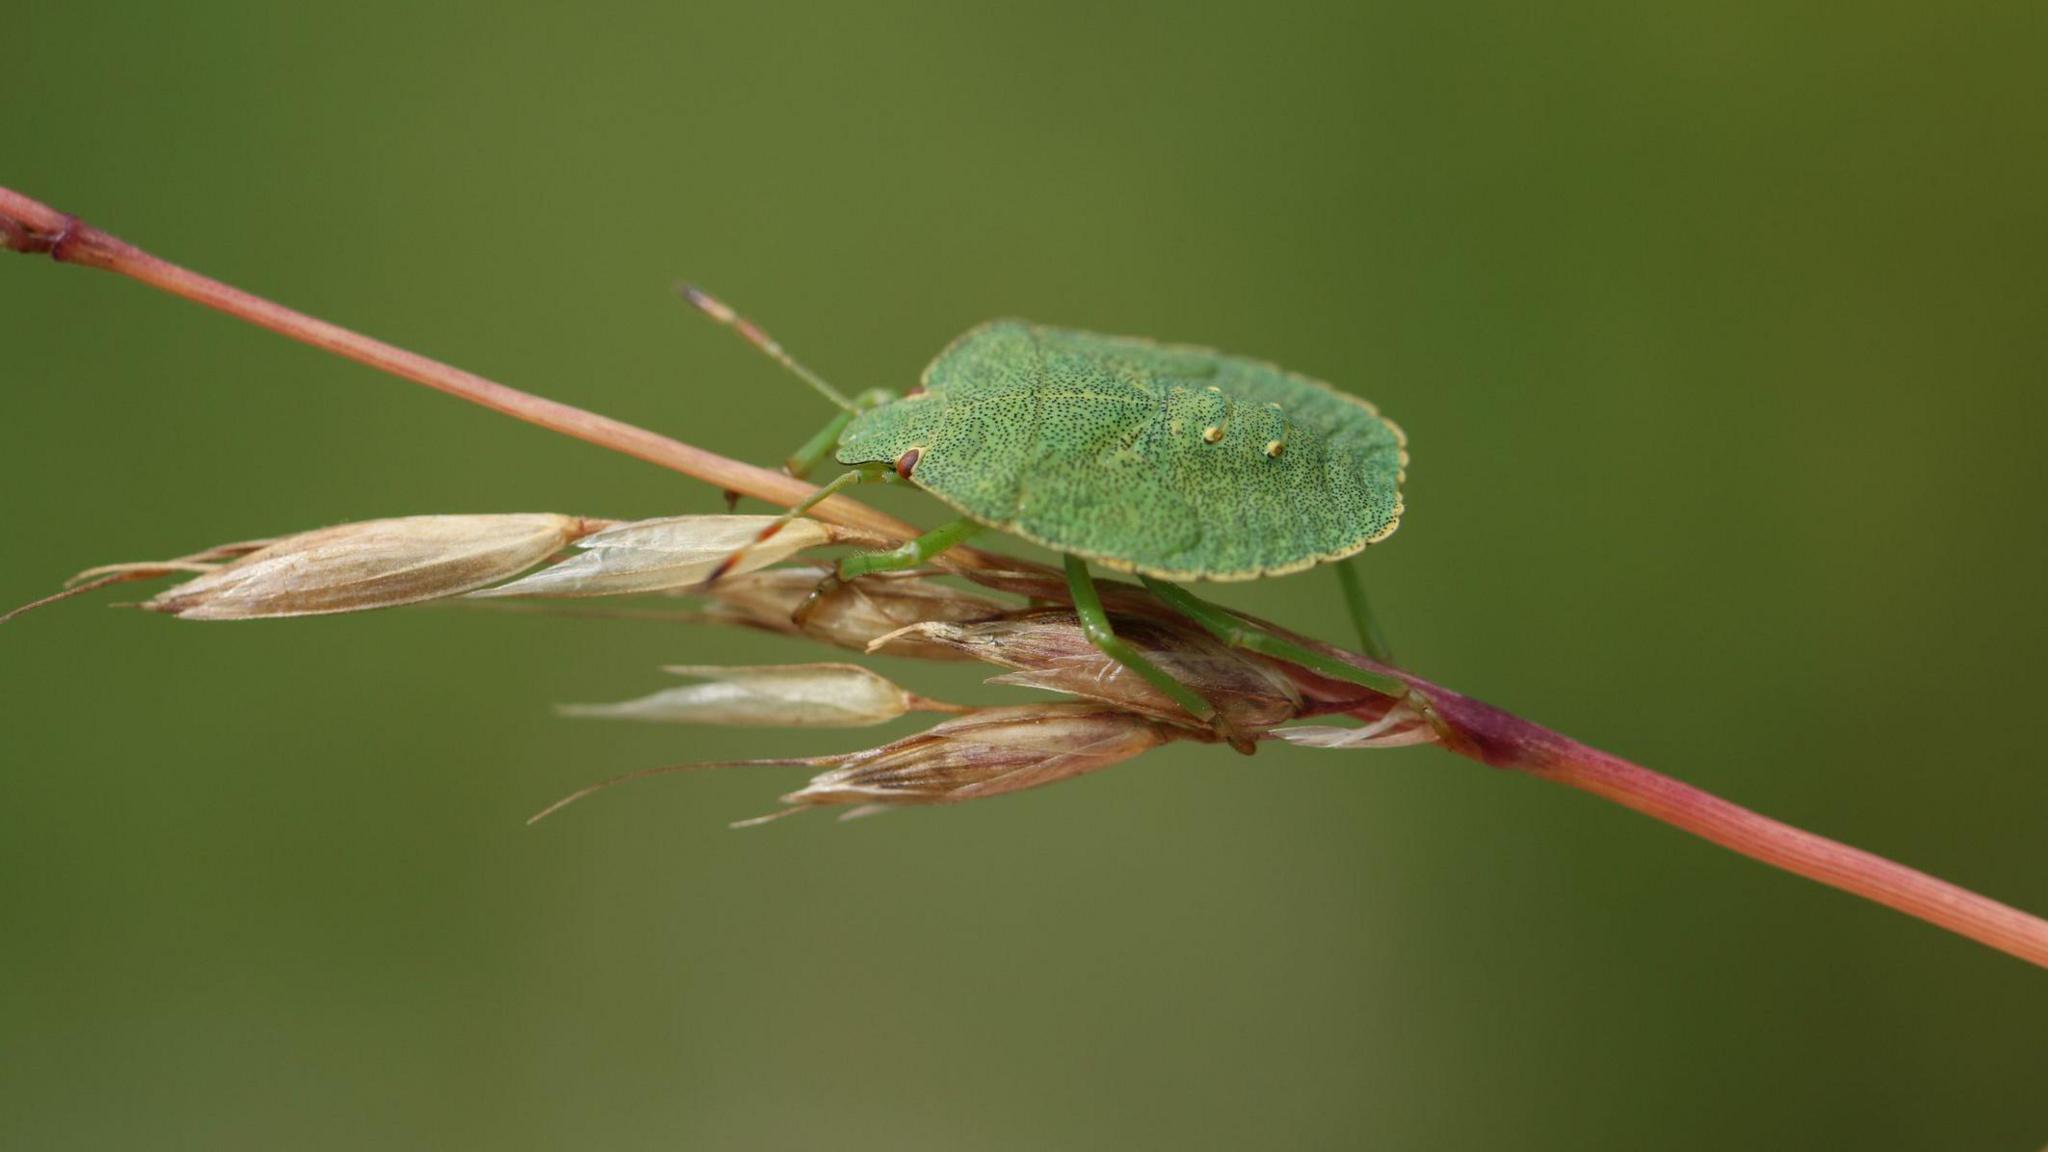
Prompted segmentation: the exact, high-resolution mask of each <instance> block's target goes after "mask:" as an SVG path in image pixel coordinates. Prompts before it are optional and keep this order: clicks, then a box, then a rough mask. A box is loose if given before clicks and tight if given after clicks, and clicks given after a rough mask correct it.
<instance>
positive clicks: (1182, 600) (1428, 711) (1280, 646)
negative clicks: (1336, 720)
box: [1138, 576, 1443, 732]
mask: <svg viewBox="0 0 2048 1152" xmlns="http://www.w3.org/2000/svg"><path fill="white" fill-rule="evenodd" d="M1138 579H1139V580H1140V581H1141V582H1143V583H1144V585H1145V587H1146V589H1147V590H1149V591H1150V592H1151V593H1152V594H1153V595H1154V596H1157V597H1159V599H1160V600H1162V601H1164V602H1165V603H1166V605H1167V606H1168V607H1170V608H1172V609H1173V610H1174V611H1176V612H1179V613H1180V614H1181V615H1183V616H1186V617H1187V618H1188V619H1190V620H1193V621H1194V622H1195V623H1197V624H1199V625H1201V626H1202V627H1203V628H1204V629H1206V630H1207V631H1208V632H1209V634H1210V635H1212V636H1214V637H1216V638H1217V639H1218V640H1221V641H1223V642H1224V643H1225V644H1228V645H1230V646H1231V647H1233V648H1243V649H1245V650H1247V651H1251V652H1257V653H1259V654H1260V655H1262V656H1271V657H1273V658H1274V659H1276V660H1285V661H1286V662H1288V663H1289V664H1298V665H1300V666H1301V667H1303V668H1307V669H1308V670H1309V671H1311V672H1315V673H1317V674H1318V675H1322V676H1328V677H1330V678H1331V679H1334V680H1345V681H1349V682H1350V683H1353V684H1361V685H1364V686H1365V687H1367V688H1370V689H1372V690H1373V691H1375V692H1378V693H1380V694H1381V695H1383V696H1391V697H1393V698H1394V699H1396V700H1399V701H1402V702H1403V703H1405V704H1407V705H1408V706H1409V707H1410V708H1413V709H1414V710H1415V711H1417V712H1419V713H1421V714H1422V716H1423V718H1424V719H1426V720H1428V721H1429V724H1430V727H1432V728H1435V729H1437V730H1438V731H1439V732H1441V731H1443V725H1442V721H1441V720H1439V719H1438V717H1437V715H1436V711H1435V710H1434V709H1432V708H1431V707H1430V706H1429V701H1428V700H1426V699H1424V698H1422V697H1421V696H1419V695H1417V694H1416V693H1415V692H1414V691H1413V690H1411V689H1410V688H1409V687H1408V685H1407V683H1406V682H1405V681H1403V680H1401V679H1400V678H1399V677H1396V676H1389V675H1386V674H1385V673H1381V672H1372V671H1368V670H1367V669H1364V668H1360V667H1357V666H1355V665H1353V664H1349V663H1346V662H1345V661H1342V660H1338V659H1336V658H1335V657H1332V656H1325V655H1323V654H1322V653H1320V652H1316V651H1312V650H1310V649H1308V648H1305V647H1303V646H1301V645H1300V644H1296V643H1295V642H1294V641H1292V640H1289V639H1287V638H1286V637H1285V636H1280V635H1277V634H1275V633H1273V632H1271V631H1269V630H1268V629H1265V628H1261V627H1259V626H1257V625H1254V624H1248V623H1246V622H1245V621H1244V620H1243V619H1241V618H1239V617H1238V616H1237V615H1236V614H1235V613H1232V612H1230V611H1229V610H1227V609H1225V608H1222V607H1219V606H1217V605H1215V604H1211V603H1209V602H1208V601H1207V600H1204V599H1202V598H1201V597H1199V596H1197V595H1195V594H1194V593H1192V592H1190V591H1188V590H1187V589H1185V588H1182V587H1181V586H1180V585H1178V584H1169V583H1167V582H1166V581H1164V580H1154V579H1153V578H1151V577H1150V576H1140V577H1138Z"/></svg>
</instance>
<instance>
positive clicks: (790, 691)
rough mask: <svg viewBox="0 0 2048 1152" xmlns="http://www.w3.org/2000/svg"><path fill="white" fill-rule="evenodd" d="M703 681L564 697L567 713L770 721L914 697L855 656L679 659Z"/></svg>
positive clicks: (788, 722)
mask: <svg viewBox="0 0 2048 1152" xmlns="http://www.w3.org/2000/svg"><path fill="white" fill-rule="evenodd" d="M668 671H670V672H673V673H675V674H676V675H678V676H688V677H691V678H693V679H697V680H700V681H702V682H701V683H697V684H686V685H684V686H682V687H679V688H668V689H664V690H662V691H660V692H656V693H654V694H652V695H649V696H642V697H640V698H638V699H635V700H624V701H620V702H619V703H616V704H566V705H563V706H562V707H560V708H559V709H557V710H558V711H559V712H561V713H562V715H564V716H585V717H596V718H601V719H614V720H643V721H652V722H655V723H663V724H723V725H732V726H739V727H767V728H859V727H865V726H868V725H871V724H880V723H883V722H885V721H888V720H894V719H896V718H897V717H898V716H901V715H903V714H904V713H906V712H908V711H910V710H911V709H912V708H913V707H916V706H917V704H918V703H919V701H918V698H917V697H916V696H913V695H912V694H910V693H909V692H906V691H904V690H903V689H902V688H900V687H898V686H897V685H896V684H895V683H894V682H893V681H891V680H889V679H888V678H886V677H884V676H881V675H878V674H877V673H874V672H870V671H869V670H867V669H866V668H862V667H861V666H859V665H858V664H766V665H751V666H741V667H730V668H720V667H710V666H699V665H682V666H677V667H672V668H669V669H668Z"/></svg>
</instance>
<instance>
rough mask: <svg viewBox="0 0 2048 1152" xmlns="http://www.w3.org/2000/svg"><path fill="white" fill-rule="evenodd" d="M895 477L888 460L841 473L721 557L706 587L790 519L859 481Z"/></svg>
mask: <svg viewBox="0 0 2048 1152" xmlns="http://www.w3.org/2000/svg"><path fill="white" fill-rule="evenodd" d="M894 479H896V472H895V470H894V469H892V468H890V467H889V466H888V465H886V464H863V465H862V466H860V467H858V468H855V469H854V470H853V471H851V472H847V473H844V474H842V475H841V476H839V477H838V478H837V479H835V480H833V481H832V482H831V483H829V484H826V485H824V486H822V487H820V488H819V489H818V490H817V491H816V492H813V493H811V494H810V495H809V496H807V497H805V498H804V500H803V502H802V503H800V504H797V505H795V506H793V507H791V508H790V510H789V511H787V512H784V513H783V514H782V515H780V516H777V517H776V518H775V519H773V520H771V521H769V522H768V526H767V527H765V528H763V529H761V531H760V533H759V534H758V535H756V536H755V537H754V539H753V540H752V541H751V542H749V543H747V544H743V545H741V546H740V547H739V548H738V549H737V550H735V551H734V552H733V554H732V555H730V556H727V557H726V558H725V559H724V560H721V561H719V563H718V567H716V568H714V569H712V570H711V575H709V576H706V577H705V578H704V587H706V588H709V587H710V586H711V585H713V584H715V583H717V582H718V581H719V580H720V579H722V578H723V577H724V576H725V575H726V573H728V572H731V571H732V570H733V569H734V568H736V567H738V566H739V563H740V561H741V560H743V559H745V558H746V555H747V552H748V550H750V549H752V548H753V547H754V546H755V545H756V544H759V543H761V542H762V541H764V540H766V539H768V538H769V537H771V536H773V535H775V534H776V533H777V532H780V531H782V529H783V526H784V525H786V524H788V523H789V522H790V521H791V520H794V519H796V518H797V517H799V516H801V515H803V514H804V513H806V512H808V511H810V510H811V509H812V508H815V507H817V506H818V505H819V504H822V503H824V502H825V501H826V500H827V499H828V498H830V497H831V496H833V495H834V494H836V493H838V492H840V491H841V490H843V489H847V488H851V487H853V486H854V485H856V484H885V483H888V482H889V481H891V480H894Z"/></svg>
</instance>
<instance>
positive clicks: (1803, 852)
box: [0, 188, 2048, 968]
mask: <svg viewBox="0 0 2048 1152" xmlns="http://www.w3.org/2000/svg"><path fill="white" fill-rule="evenodd" d="M0 242H4V243H5V245H6V246H7V247H8V248H11V249H13V250H15V251H17V252H47V253H49V254H50V255H51V256H52V257H54V258H55V259H56V260H58V261H59V262H61V263H67V264H81V265H84V266H86V267H90V268H101V269H105V270H107V271H110V272H115V273H119V274H120V275H123V276H127V277H130V278H132V279H135V280H140V281H142V282H143V283H145V284H148V285H151V286H153V287H156V288H161V289H163V290H164V291H166V292H169V293H171V294H172V295H175V296H182V297H184V298H185V299H187V300H192V301H196V302H198V303H200V304H204V305H206V306H207V307H209V308H215V309H218V310H219V311H222V312H225V313H227V314H228V315H230V316H236V317H240V318H241V319H244V320H247V321H249V322H250V323H252V324H256V325H259V326H261V327H264V328H268V329H270V330H271V331H273V332H276V333H278V334H280V335H283V336H288V337H291V338H292V339H294V340H299V341H302V342H304V343H307V344H311V345H313V346H314V347H316V348H324V349H327V350H328V351H330V352H335V353H339V354H340V355H342V356H346V357H348V358H349V359H351V360H355V361H358V362H360V363H363V364H367V365H369V366H371V367H373V368H381V369H383V370H384V371H386V372H390V373H392V374H394V375H397V376H401V377H404V378H405V379H407V380H411V381H414V382H416V383H420V384H425V385H426V386H427V387H429V388H434V389H438V390H440V391H442V392H446V393H448V394H450V395H453V396H459V397H461V398H462V399H464V400H468V401H471V402H472V403H476V404H481V405H483V406H484V407H486V408H490V409H492V410H493V411H497V412H502V413H504V414H506V415H508V416H513V417H516V418H518V419H521V420H525V421H527V422H528V423H531V424H537V425H539V426H541V427H543V428H548V429H551V430H553V431H556V432H562V433H566V434H568V435H570V436H574V437H576V438H577V439H579V440H584V441H587V442H589V443H591V444H596V445H598V446H600V447H603V448H610V449H612V450H614V451H617V452H623V453H625V454H626V455H628V456H633V457H636V458H638V459H641V460H645V461H647V462H649V463H652V464H658V465H661V466H662V467H665V468H672V469H674V470H676V471H678V472H681V473H683V474H684V475H687V476H692V477H695V478H697V479H699V480H702V481H705V482H706V483H709V484H714V485H717V486H719V487H721V488H726V489H730V490H732V491H737V492H741V493H744V494H746V495H749V496H753V497H755V498H757V499H761V500H765V501H769V502H772V503H780V504H784V505H788V504H792V503H794V502H796V501H798V500H801V499H802V498H803V497H804V496H806V495H808V494H809V493H810V492H811V491H813V488H812V486H811V485H809V484H806V483H804V482H803V481H801V480H797V479H794V478H792V477H790V476H786V475H784V474H782V473H780V472H773V471H770V470H768V469H765V468H758V467H755V466H753V465H749V464H744V463H741V462H739V461H737V460H730V459H727V458H726V457H724V456H720V455H718V454H717V453H714V452H707V451H705V450H703V449H701V448H697V447H694V446H692V445H689V444H685V443H683V442H681V441H679V440H672V439H670V438H669V437H666V436H662V435H659V434H657V433H654V432H649V431H647V430H646V429H643V428H638V427H635V426H634V425H631V424H627V423H625V422H623V421H619V420H614V419H611V418H610V417H606V416H599V415H597V414H596V413H593V412H586V411H584V410H583V409H581V408H576V407H574V406H571V405H568V404H562V403H559V402H557V401H553V400H547V399H543V398H542V397H539V396H534V395H531V394H529V393H526V392H521V391H519V390H517V389H514V388H508V387H506V386H505V385H503V384H499V383H496V382H495V381H491V380H486V379H485V378H483V377H481V376H477V375H475V374H473V373H470V372H464V371H462V370H461V369H459V368H453V367H450V366H449V365H446V364H442V363H440V362H438V361H435V360H429V359H427V358H426V357H424V356H420V355H417V354H415V353H412V352H407V351H405V350H404V349H402V348H396V347H393V346H391V345H389V344H385V343H383V342H381V341H378V340H372V339H370V338H369V337H367V336H362V335H359V334H357V333H354V332H351V331H349V330H347V329H345V328H341V327H337V326H336V325H333V324H329V323H327V322H325V321H322V320H316V319H314V318H313V317H310V316H307V315H304V314H302V313H299V312H294V311H292V310H291V309H289V308H285V307H282V306H280V305H277V304H273V303H271V302H270V301H268V300H264V299H262V298H260V297H256V296H251V295H250V294H248V293H246V292H243V291H240V290H239V289H235V288H230V287H229V286H227V285H225V284H222V283H220V282H219V281H217V280H213V279H209V278H208V277H205V276H201V275H199V274H198V273H196V272H192V271H189V270H187V269H184V268H180V267H178V266H177V265H175V264H171V263H168V262H166V261H163V260H159V259H157V258H156V257H154V256H151V255H150V254H149V253H147V252H144V251H142V250H141V249H139V248H136V247H134V246H132V245H129V244H127V243H124V242H123V241H121V240H119V239H116V238H115V237H113V236H110V235H108V234H106V233H104V232H101V231H99V230H98V229H96V228H90V227H87V226H86V225H84V224H81V223H80V222H79V221H78V219H77V218H76V217H73V216H69V215H66V214H64V213H62V212H58V211H57V210H55V209H53V208H51V207H49V206H48V205H45V204H42V203H40V202H38V201H35V200H32V199H30V198H28V197H26V196H23V195H20V194H19V193H16V192H13V191H10V190H8V189H6V188H0ZM818 512H819V514H820V518H821V519H827V520H832V521H833V522H835V523H840V524H845V525H848V526H851V527H856V528H865V529H868V530H869V531H873V532H878V533H881V534H883V535H887V536H893V537H896V538H899V539H908V538H909V537H910V536H913V535H915V534H916V529H915V528H913V527H912V526H910V525H909V524H906V523H904V522H902V521H900V520H897V519H895V518H894V517H890V516H887V515H884V514H882V513H880V512H877V511H875V510H873V509H871V508H868V507H867V506H865V505H863V504H860V503H858V502H856V501H853V500H849V499H847V498H845V497H835V498H834V499H832V500H829V501H827V502H826V503H824V504H821V505H819V507H818ZM952 554H957V555H959V556H960V557H961V560H962V562H963V563H965V564H968V565H972V566H975V567H1002V568H1009V569H1017V568H1020V567H1035V566H1031V565H1025V564H1023V563H1022V562H1021V561H1016V560H1013V559H1010V558H1007V557H995V556H990V555H987V554H985V553H975V552H970V551H968V550H965V549H955V550H954V552H953V553H952ZM1316 647H1318V648H1320V649H1323V650H1325V651H1329V652H1331V653H1332V654H1334V655H1338V656H1341V657H1342V658H1343V659H1346V660H1349V661H1351V662H1353V663H1355V664H1358V665H1359V666H1360V667H1365V668H1370V669H1374V670H1377V671H1382V672H1393V673H1394V674H1396V675H1399V676H1401V677H1402V678H1403V679H1405V680H1407V681H1408V682H1409V683H1410V684H1412V685H1413V686H1414V687H1415V689H1416V690H1417V691H1418V692H1420V693H1422V694H1423V695H1424V696H1425V697H1427V698H1428V700H1429V702H1430V704H1431V706H1432V707H1433V708H1434V709H1435V710H1436V712H1437V715H1438V717H1439V719H1441V720H1442V722H1443V729H1444V733H1445V745H1446V746H1447V747H1448V748H1450V750H1452V751H1454V752H1457V753H1459V754H1460V755H1463V756H1468V757H1470V758H1472V759H1474V760H1477V761H1479V762H1481V763H1483V764H1488V765H1491V766H1493V767H1496V768H1505V769H1511V770H1514V771H1518V772H1523V773H1526V774H1528V775H1531V776H1536V777H1540V778H1542V779H1545V780H1551V781H1554V782H1556V783H1559V784H1563V785H1566V786H1567V787H1571V788H1577V789H1579V790H1581V791H1584V792H1590V793H1592V794H1593V795H1595V796H1600V797H1603V798H1605V799H1608V800H1612V801H1613V802H1615V803H1617V804H1620V805H1622V806H1624V807H1627V808H1633V809H1635V810H1636V811H1638V812H1641V813H1642V814H1643V815H1645V816H1648V817H1650V818H1651V819H1653V820H1660V821H1662V822H1664V823H1666V824H1669V825H1671V826H1672V827H1674V828H1680V829H1683V830H1685V831H1687V832H1690V833H1692V834H1693V835H1695V836H1698V837H1701V838H1702V839H1705V840H1709V841H1712V842H1713V843H1715V844H1719V845H1721V846H1722V847H1724V848H1727V849H1728V850H1730V851H1732V852H1739V853H1741V854H1742V855H1744V856H1748V857H1751V858H1752V859H1756V860H1761V861H1763V862H1764V863H1766V864H1770V865H1772V866H1774V867H1778V868H1782V869H1784V870H1785V871H1787V872H1792V873H1795V874H1797V875H1800V876H1804V877H1806V878H1807V879H1809V880H1816V881H1819V882H1820V883H1822V884H1827V885H1831V886H1833V887H1835V888H1839V889H1841V890H1842V891H1844V892H1850V893H1853V894H1855V895H1857V896H1861V897H1863V898H1864V899H1866V900H1873V901H1876V902H1877V903H1879V904H1883V905H1885V906H1886V907H1889V908H1894V909H1897V910H1898V911H1900V912H1904V913H1905V914H1907V915H1908V916H1916V917H1918V918H1920V919H1922V920H1925V921H1927V922H1928V923H1930V924H1934V925H1937V926H1939V927H1942V928H1946V929H1948V930H1949V931H1951V932H1954V933H1957V934H1958V935H1961V936H1966V937H1968V938H1970V939H1972V940H1976V941H1978V942H1980V943H1983V944H1987V945H1989V946H1991V947H1993V948H1997V949H1999V950H2000V951H2003V952H2008V953H2010V954H2012V955H2014V956H2017V957H2019V958H2021V959H2023V960H2026V961H2029V962H2031V963H2033V964H2036V965H2039V966H2041V967H2044V968H2048V921H2044V920H2042V919H2040V918H2039V917H2037V916H2032V915H2029V914H2028V913H2025V912H2022V911H2020V910H2019V909H2017V908H2012V907H2009V906H2007V905H2004V904H2000V903H1999V902H1998V901H1996V900H1992V899H1989V898H1988V897H1984V896H1979V895H1978V894H1976V893H1975V892H1971V891H1969V890H1968V889H1965V888H1960V887H1957V886H1956V885H1954V884H1950V883H1948V882H1946V881H1943V880H1937V879H1935V878H1934V877H1932V876H1929V875H1927V874H1926V873H1924V872H1919V871H1915V870H1914V869H1911V868H1908V867H1906V866H1904V865H1902V864H1896V863H1893V862H1892V861H1890V860H1887V859H1885V858H1884V857H1882V856H1876V855H1873V854H1871V853H1869V852H1865V851H1862V850H1861V849H1857V848H1851V847H1849V846H1848V845H1846V844H1841V843H1838V842H1836V841H1834V840H1830V839H1828V838H1827V837H1825V836H1816V835H1814V834H1813V833H1811V832H1806V831H1802V830H1800V829H1798V828H1794V827H1792V826H1791V825H1789V824H1784V823H1781V822H1779V821H1777V820H1773V819H1771V818H1769V817H1768V816H1761V815H1758V814H1757V813H1755V812H1751V811H1750V810H1749V809H1747V808H1743V807H1740V806H1738V805H1735V804H1731V803H1729V802H1728V801H1726V800H1723V799H1721V798H1719V797H1717V796H1714V795H1711V794H1710V793H1707V792H1702V791H1701V790H1699V789H1697V788H1694V787H1692V786H1691V785H1689V784H1683V783H1680V782H1679V781H1677V780H1673V779H1672V778H1670V777H1668V776H1663V775H1659V774H1658V773H1656V772H1652V771H1650V770H1649V769H1648V768H1644V767H1642V766H1640V765H1637V764H1631V763H1629V762H1628V761H1626V760H1623V759H1620V758H1619V757H1616V756H1610V755H1608V754H1607V753H1605V752H1601V751H1599V750H1597V749H1594V748H1589V747H1587V746H1585V745H1584V744H1580V743H1579V742H1577V741H1575V740H1572V739H1569V738H1567V737H1565V736H1561V735H1559V734H1558V733H1556V732H1552V731H1550V730H1549V729H1547V728H1543V727H1539V726H1538V725H1535V724H1532V723H1530V722H1529V721H1527V720H1523V719H1520V718H1519V717H1516V716H1513V715H1510V714H1509V713H1506V712H1503V711H1501V710H1500V709H1498V708H1495V707H1493V706H1492V705H1490V704H1484V703H1481V702H1480V701H1478V700H1474V699H1472V698H1471V697H1468V696H1463V695H1460V694H1458V693H1456V692H1452V691H1450V690H1449V689H1447V688H1440V687H1438V686H1437V685H1434V684H1431V683H1429V682H1428V681H1425V680H1421V679H1419V678H1417V677H1414V676H1412V675H1410V674H1408V673H1405V672H1400V671H1398V670H1396V669H1386V668H1382V667H1380V666H1379V665H1376V664H1373V663H1372V662H1370V661H1367V660H1364V659H1363V658H1361V657H1359V656H1357V655H1355V654H1352V653H1348V652H1342V651H1340V650H1337V649H1332V648H1328V647H1327V646H1325V645H1316Z"/></svg>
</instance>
